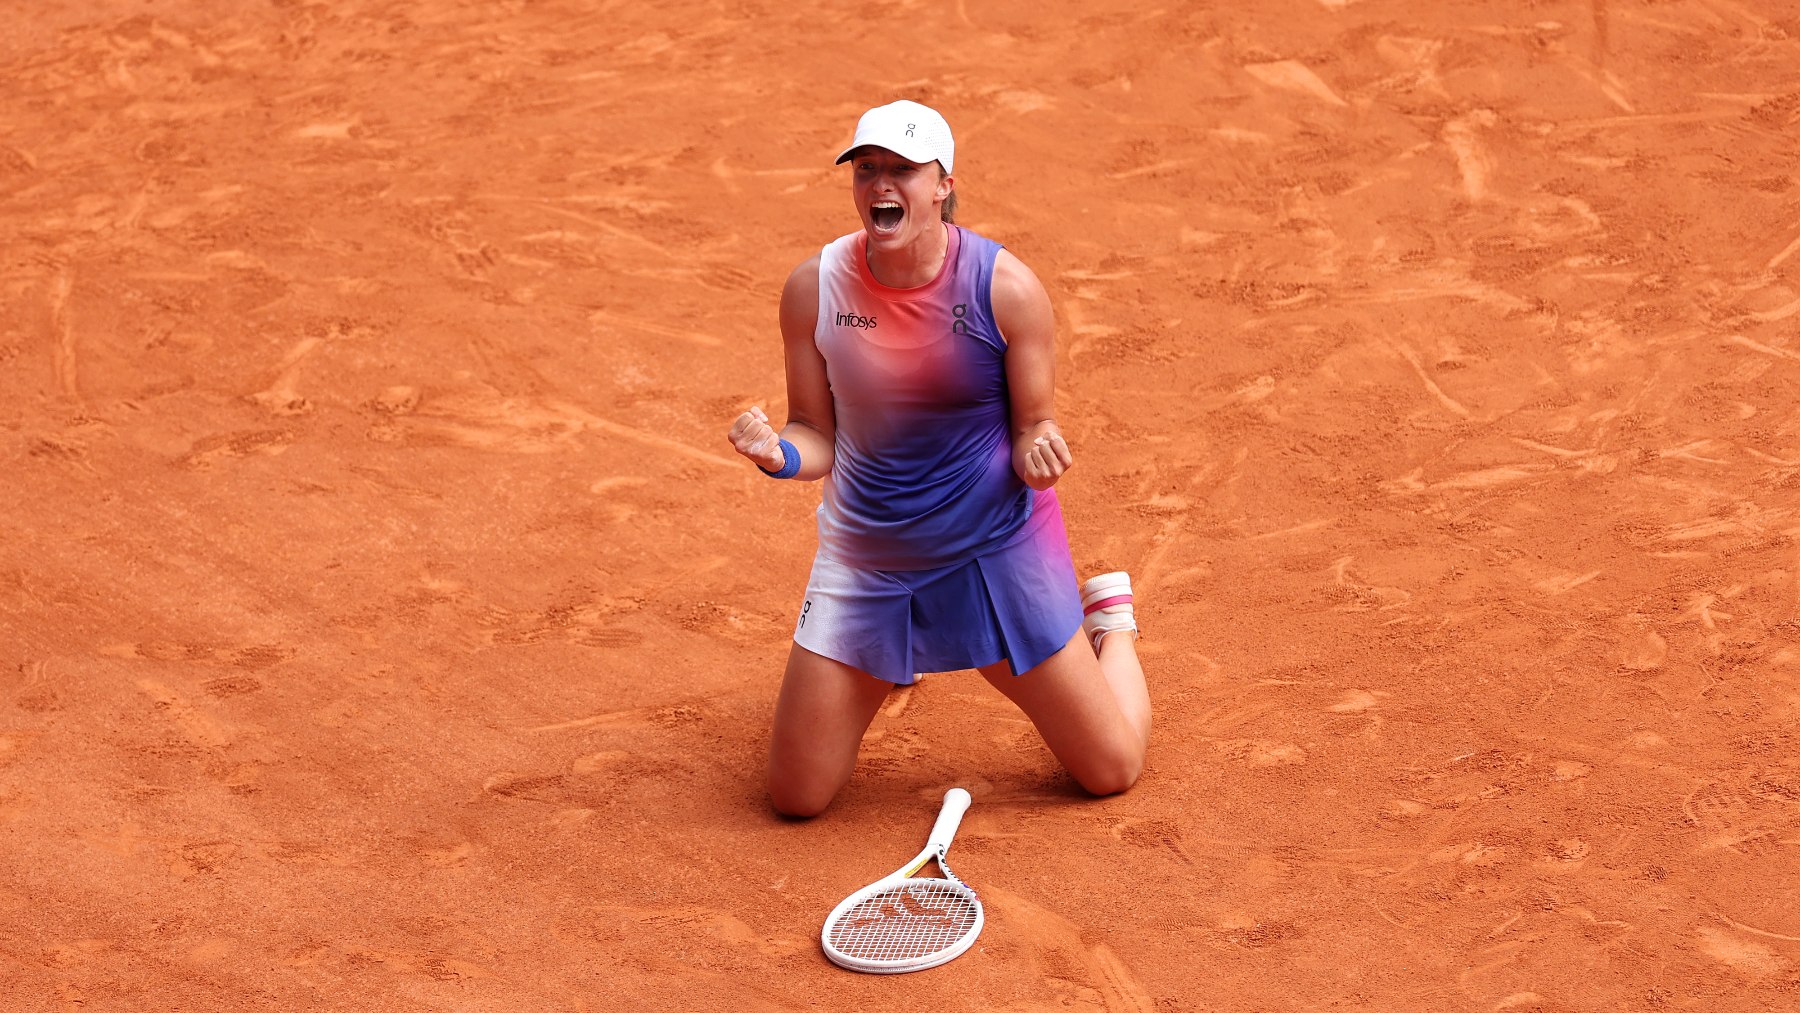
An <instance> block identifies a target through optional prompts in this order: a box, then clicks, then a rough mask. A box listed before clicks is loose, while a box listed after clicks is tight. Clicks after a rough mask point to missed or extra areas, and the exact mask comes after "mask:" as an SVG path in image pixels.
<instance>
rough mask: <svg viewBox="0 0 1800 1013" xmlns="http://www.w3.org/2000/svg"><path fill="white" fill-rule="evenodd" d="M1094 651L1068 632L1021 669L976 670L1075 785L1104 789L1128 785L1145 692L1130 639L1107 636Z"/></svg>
mask: <svg viewBox="0 0 1800 1013" xmlns="http://www.w3.org/2000/svg"><path fill="white" fill-rule="evenodd" d="M1100 647H1101V650H1100V656H1099V657H1098V658H1096V657H1095V656H1094V651H1093V648H1091V647H1090V646H1088V640H1087V635H1086V634H1085V633H1083V632H1081V631H1079V630H1078V631H1076V633H1075V635H1074V636H1073V637H1070V638H1069V642H1068V643H1067V644H1064V645H1063V647H1062V650H1060V651H1057V652H1056V653H1055V654H1053V655H1051V656H1050V657H1049V658H1047V659H1046V660H1044V661H1043V662H1042V663H1040V664H1039V665H1038V666H1037V667H1036V668H1033V669H1032V670H1031V671H1029V672H1026V673H1025V674H1024V675H1020V676H1014V675H1013V674H1012V669H1011V667H1010V666H1009V665H1008V664H1007V663H1006V662H1004V661H1002V662H1000V663H998V664H994V665H989V666H987V667H986V668H983V669H981V674H982V675H983V676H985V677H986V678H987V681H988V682H990V683H992V684H993V686H994V688H995V689H998V690H999V691H1000V692H1001V693H1003V694H1005V695H1006V697H1007V699H1009V700H1011V701H1012V702H1013V703H1015V704H1018V705H1019V709H1020V710H1022V711H1024V712H1025V716H1026V717H1028V718H1030V719H1031V723H1032V724H1033V725H1035V726H1037V730H1038V734H1039V735H1042V736H1043V737H1044V742H1045V743H1046V744H1047V745H1049V747H1050V751H1051V752H1052V753H1054V754H1056V758H1057V759H1058V760H1060V761H1062V765H1063V766H1064V767H1066V768H1068V771H1069V773H1070V774H1072V775H1074V777H1075V780H1076V781H1077V782H1079V783H1080V784H1081V786H1082V787H1083V788H1086V789H1087V790H1088V791H1090V792H1093V793H1094V794H1096V795H1111V794H1113V793H1115V792H1121V791H1124V790H1125V789H1127V788H1129V787H1131V785H1132V784H1133V782H1135V781H1136V780H1137V778H1138V774H1139V773H1141V772H1142V771H1143V769H1144V752H1145V750H1146V749H1147V748H1148V746H1149V742H1150V693H1149V691H1148V690H1147V689H1146V688H1145V686H1144V670H1143V668H1142V667H1141V666H1140V665H1139V664H1138V659H1137V645H1136V644H1135V643H1133V642H1132V639H1131V637H1129V636H1123V635H1120V634H1109V635H1107V636H1106V637H1104V638H1102V639H1101V641H1100Z"/></svg>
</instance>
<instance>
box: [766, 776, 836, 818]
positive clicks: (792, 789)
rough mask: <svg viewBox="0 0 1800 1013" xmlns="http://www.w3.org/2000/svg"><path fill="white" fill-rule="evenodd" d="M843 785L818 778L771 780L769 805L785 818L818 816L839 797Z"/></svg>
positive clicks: (774, 778) (773, 778)
mask: <svg viewBox="0 0 1800 1013" xmlns="http://www.w3.org/2000/svg"><path fill="white" fill-rule="evenodd" d="M841 788H843V785H842V784H830V783H827V782H825V781H822V780H820V779H816V778H777V777H773V776H772V777H770V778H769V804H770V805H773V806H774V807H775V811H776V812H778V813H780V814H781V815H783V816H798V817H801V818H806V817H811V816H817V815H819V814H820V813H822V812H824V811H825V807H826V806H829V805H830V804H831V800H832V799H834V798H836V797H837V793H838V791H839V789H841Z"/></svg>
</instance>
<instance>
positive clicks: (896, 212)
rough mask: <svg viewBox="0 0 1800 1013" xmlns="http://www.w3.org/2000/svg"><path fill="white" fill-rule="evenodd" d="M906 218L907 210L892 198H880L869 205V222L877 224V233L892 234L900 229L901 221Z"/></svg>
mask: <svg viewBox="0 0 1800 1013" xmlns="http://www.w3.org/2000/svg"><path fill="white" fill-rule="evenodd" d="M905 220H906V211H905V210H904V209H902V208H901V207H900V205H899V204H897V203H895V202H894V201H891V200H878V201H876V202H875V203H873V204H871V205H869V223H870V224H871V225H874V226H875V231H876V233H878V234H880V235H883V236H891V235H893V234H894V233H896V232H899V231H900V223H901V222H902V221H905Z"/></svg>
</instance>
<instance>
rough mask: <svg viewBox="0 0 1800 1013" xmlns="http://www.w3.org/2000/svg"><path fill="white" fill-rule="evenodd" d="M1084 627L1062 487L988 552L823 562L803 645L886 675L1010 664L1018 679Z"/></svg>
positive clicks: (1040, 499)
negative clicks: (894, 564) (926, 562)
mask: <svg viewBox="0 0 1800 1013" xmlns="http://www.w3.org/2000/svg"><path fill="white" fill-rule="evenodd" d="M1080 628H1081V591H1080V587H1079V585H1078V584H1077V583H1076V580H1075V566H1074V563H1073V562H1072V561H1071V560H1070V558H1069V536H1068V532H1067V531H1066V530H1065V529H1064V527H1063V518H1062V506H1061V504H1059V503H1058V502H1057V499H1056V495H1055V494H1054V493H1040V494H1038V495H1037V497H1036V499H1035V502H1034V504H1033V507H1032V512H1031V517H1030V519H1029V520H1027V521H1026V522H1025V526H1024V527H1022V528H1020V529H1019V531H1018V533H1017V534H1015V535H1013V536H1012V537H1011V538H1009V539H1007V541H1006V542H1005V543H1004V544H1003V545H1001V546H1000V547H999V548H997V549H995V550H993V551H992V552H989V553H987V554H986V555H982V556H976V557H975V558H973V559H970V560H966V561H964V562H961V563H953V564H951V565H949V566H943V567H938V568H937V569H933V570H861V569H857V568H856V567H853V566H847V565H845V564H843V563H840V562H838V561H837V560H835V559H832V558H830V557H829V556H826V555H825V554H824V552H823V551H821V552H820V553H819V554H818V555H817V556H815V557H814V558H813V568H812V576H811V578H809V579H808V580H807V583H806V601H805V603H804V604H803V605H801V607H800V618H799V621H798V623H797V624H796V625H795V627H794V643H796V644H799V645H800V646H801V647H804V648H806V649H807V650H809V651H811V652H813V653H814V654H819V655H823V656H825V657H827V658H830V659H832V660H833V661H840V662H843V663H844V664H846V665H851V666H853V667H855V668H860V669H862V670H863V671H865V672H867V673H869V674H870V675H872V676H874V677H876V678H877V679H885V680H886V681H888V682H892V683H896V684H898V685H902V686H904V685H907V684H909V683H911V682H913V681H914V679H915V678H916V677H917V675H919V674H922V673H925V672H952V671H956V670H959V669H964V668H981V667H984V666H986V665H992V664H994V663H996V662H999V661H1005V662H1007V663H1008V664H1009V665H1010V666H1011V668H1012V672H1013V674H1014V675H1020V674H1023V673H1025V672H1029V671H1031V670H1032V669H1033V668H1036V667H1037V666H1038V665H1039V664H1040V663H1042V662H1043V661H1044V660H1045V659H1047V658H1049V657H1050V656H1051V655H1052V654H1055V653H1056V652H1057V651H1060V650H1062V648H1063V646H1064V645H1065V644H1067V643H1068V642H1069V638H1070V637H1072V636H1074V635H1075V631H1076V630H1078V629H1080Z"/></svg>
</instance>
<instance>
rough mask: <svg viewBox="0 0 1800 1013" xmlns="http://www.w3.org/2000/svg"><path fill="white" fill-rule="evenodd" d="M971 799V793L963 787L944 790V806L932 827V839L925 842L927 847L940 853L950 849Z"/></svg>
mask: <svg viewBox="0 0 1800 1013" xmlns="http://www.w3.org/2000/svg"><path fill="white" fill-rule="evenodd" d="M969 801H970V799H969V793H968V792H966V791H964V790H963V789H961V788H952V789H950V790H949V791H947V792H944V808H943V809H942V810H941V811H939V813H938V818H937V822H936V823H935V824H933V825H932V827H931V839H930V840H928V841H926V842H925V847H926V848H928V849H930V850H932V851H937V852H940V853H941V852H945V851H948V850H950V840H951V838H953V837H955V836H956V828H957V827H959V826H961V825H962V818H963V813H966V812H968V811H969Z"/></svg>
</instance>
